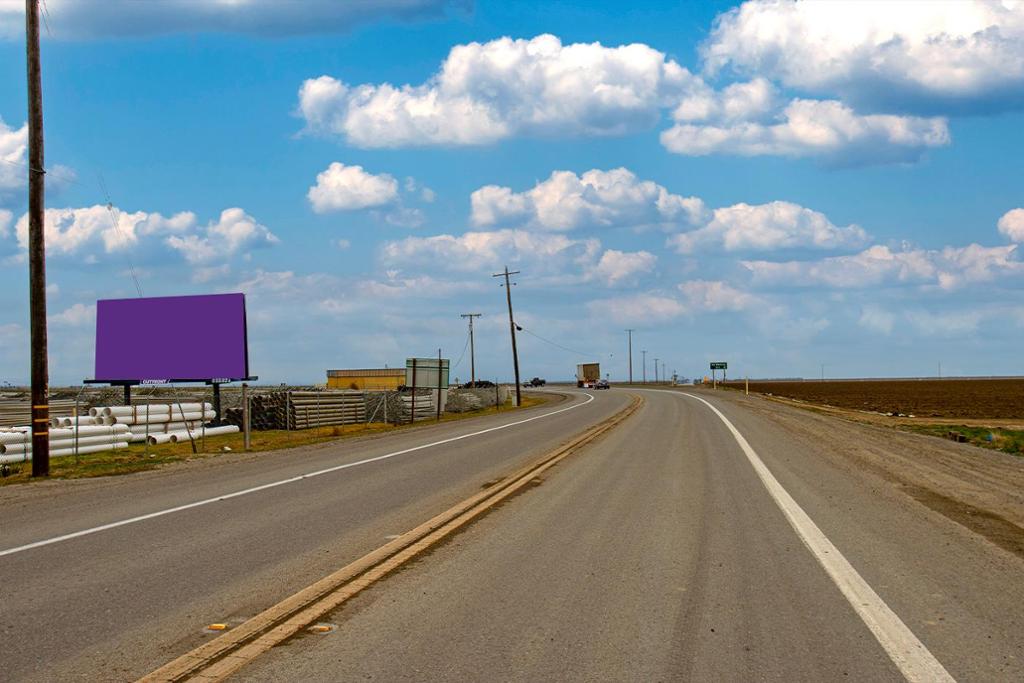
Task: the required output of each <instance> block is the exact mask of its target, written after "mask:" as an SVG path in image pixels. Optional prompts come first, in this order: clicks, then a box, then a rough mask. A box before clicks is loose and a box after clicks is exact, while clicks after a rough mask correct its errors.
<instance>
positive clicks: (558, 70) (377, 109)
mask: <svg viewBox="0 0 1024 683" xmlns="http://www.w3.org/2000/svg"><path fill="white" fill-rule="evenodd" d="M699 83H700V79H699V78H697V77H695V76H693V75H692V74H691V73H690V72H689V71H687V70H686V69H685V68H683V67H681V66H680V65H679V64H677V63H676V62H675V61H673V60H671V59H668V58H667V57H666V55H665V54H664V53H662V52H660V51H658V50H655V49H653V48H651V47H649V46H647V45H643V44H639V43H634V44H631V45H620V46H617V47H605V46H603V45H601V44H600V43H574V44H571V45H563V44H562V42H561V41H560V40H559V39H558V38H557V37H555V36H553V35H540V36H537V37H535V38H532V39H530V40H525V39H515V40H514V39H512V38H508V37H505V38H499V39H497V40H492V41H489V42H486V43H476V42H474V43H468V44H465V45H456V46H455V47H453V48H452V50H451V51H450V52H449V54H448V57H447V58H446V59H445V60H444V62H443V63H442V64H441V68H440V70H439V71H438V73H437V74H435V75H434V76H433V77H432V78H430V79H429V80H428V81H427V82H425V83H423V84H421V85H403V86H400V87H396V86H394V85H391V84H389V83H381V84H376V85H374V84H364V85H348V84H346V83H344V82H342V81H340V80H338V79H335V78H333V77H331V76H321V77H319V78H315V79H310V80H307V81H306V82H305V83H303V85H302V87H301V89H300V91H299V111H300V113H301V115H302V116H303V117H304V118H305V120H306V126H307V129H308V130H309V131H311V132H314V133H317V134H322V135H333V136H339V137H341V138H343V139H344V140H346V141H347V142H348V143H350V144H353V145H356V146H359V147H405V146H425V145H482V144H489V143H493V142H496V141H498V140H502V139H505V138H507V137H510V136H512V135H519V134H523V135H619V134H623V133H626V132H629V131H634V130H639V129H645V128H650V127H652V126H653V125H654V124H656V123H657V121H658V119H659V117H660V115H661V111H662V109H664V108H666V107H670V106H673V105H674V104H675V103H676V102H677V101H678V100H679V99H680V97H681V96H682V95H683V94H684V93H685V92H687V91H688V90H689V89H690V88H692V87H695V86H696V85H697V84H699Z"/></svg>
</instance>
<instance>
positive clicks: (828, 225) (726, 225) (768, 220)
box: [668, 201, 868, 254]
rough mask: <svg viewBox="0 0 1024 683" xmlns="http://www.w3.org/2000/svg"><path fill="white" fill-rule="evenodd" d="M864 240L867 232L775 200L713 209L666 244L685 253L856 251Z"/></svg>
mask: <svg viewBox="0 0 1024 683" xmlns="http://www.w3.org/2000/svg"><path fill="white" fill-rule="evenodd" d="M867 239H868V236H867V233H865V232H864V230H863V229H862V228H861V227H860V226H857V225H848V226H846V227H838V226H836V225H833V224H832V222H831V221H830V220H829V219H828V218H827V217H826V216H825V215H824V214H823V213H820V212H818V211H813V210H811V209H808V208H805V207H802V206H800V205H798V204H793V203H792V202H782V201H775V202H770V203H768V204H759V205H750V204H735V205H733V206H727V207H723V208H720V209H715V210H714V212H713V213H712V218H711V220H710V221H709V222H708V223H707V224H705V225H703V226H702V227H700V228H698V229H697V230H692V231H690V232H683V233H679V234H677V235H673V236H671V237H670V238H669V239H668V245H669V246H670V247H673V248H674V249H675V250H676V251H678V252H680V253H683V254H689V253H692V252H694V251H696V250H697V249H699V248H701V247H711V248H722V249H725V250H726V251H738V250H762V251H763V250H772V249H787V248H794V247H810V248H814V249H837V248H849V247H853V248H856V247H860V246H863V245H864V244H865V243H866V242H867Z"/></svg>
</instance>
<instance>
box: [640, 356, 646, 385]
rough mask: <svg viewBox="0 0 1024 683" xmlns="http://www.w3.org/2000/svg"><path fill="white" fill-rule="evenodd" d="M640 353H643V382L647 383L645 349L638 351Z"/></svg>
mask: <svg viewBox="0 0 1024 683" xmlns="http://www.w3.org/2000/svg"><path fill="white" fill-rule="evenodd" d="M640 353H641V354H643V357H644V373H643V377H644V384H647V349H643V350H642V351H640Z"/></svg>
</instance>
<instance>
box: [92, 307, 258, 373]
mask: <svg viewBox="0 0 1024 683" xmlns="http://www.w3.org/2000/svg"><path fill="white" fill-rule="evenodd" d="M248 377H249V352H248V342H247V339H246V328H245V295H244V294H209V295H201V296H166V297H156V298H148V299H141V298H140V299H105V300H101V301H97V302H96V380H99V381H102V382H121V381H137V382H147V381H148V382H160V381H181V382H184V381H196V382H198V381H205V380H212V379H219V380H242V379H246V378H248Z"/></svg>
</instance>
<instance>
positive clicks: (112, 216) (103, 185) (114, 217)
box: [96, 173, 142, 299]
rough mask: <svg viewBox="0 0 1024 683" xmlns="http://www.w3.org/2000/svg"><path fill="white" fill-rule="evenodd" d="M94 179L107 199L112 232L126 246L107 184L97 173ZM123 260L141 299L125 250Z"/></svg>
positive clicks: (133, 269)
mask: <svg viewBox="0 0 1024 683" xmlns="http://www.w3.org/2000/svg"><path fill="white" fill-rule="evenodd" d="M96 177H97V179H98V180H99V182H100V189H101V190H102V191H103V196H104V197H106V199H107V213H109V214H110V220H111V222H112V223H113V224H114V230H116V231H117V234H118V236H119V237H120V238H121V240H122V241H123V242H125V244H126V245H127V240H126V239H125V237H124V233H123V232H121V222H120V220H118V217H117V212H116V209H114V203H113V202H112V201H110V193H109V192H107V184H106V183H105V182H103V174H102V173H97V174H96ZM125 260H126V261H128V272H129V273H131V276H132V282H134V283H135V291H136V292H138V294H139V298H140V299H141V298H142V286H141V285H140V284H139V278H138V276H137V275H136V274H135V264H133V263H132V257H131V256H130V255H129V254H128V250H125Z"/></svg>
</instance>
